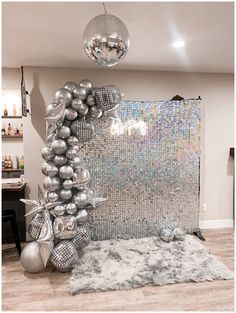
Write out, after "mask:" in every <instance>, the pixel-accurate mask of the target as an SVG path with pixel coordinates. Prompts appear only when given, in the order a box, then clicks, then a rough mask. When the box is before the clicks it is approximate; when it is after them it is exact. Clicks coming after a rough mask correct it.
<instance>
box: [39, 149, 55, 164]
mask: <svg viewBox="0 0 236 313" xmlns="http://www.w3.org/2000/svg"><path fill="white" fill-rule="evenodd" d="M41 155H42V157H43V158H44V160H47V161H49V160H52V159H53V158H54V156H55V154H54V153H53V151H52V149H51V148H50V147H48V146H46V147H43V148H42V149H41Z"/></svg>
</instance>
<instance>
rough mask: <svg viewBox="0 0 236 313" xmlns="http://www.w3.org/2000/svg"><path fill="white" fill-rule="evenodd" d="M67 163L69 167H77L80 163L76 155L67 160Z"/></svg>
mask: <svg viewBox="0 0 236 313" xmlns="http://www.w3.org/2000/svg"><path fill="white" fill-rule="evenodd" d="M68 163H69V164H70V166H71V167H73V168H74V169H75V168H77V167H78V166H80V164H81V159H80V158H79V157H78V156H76V157H74V158H73V159H71V160H68Z"/></svg>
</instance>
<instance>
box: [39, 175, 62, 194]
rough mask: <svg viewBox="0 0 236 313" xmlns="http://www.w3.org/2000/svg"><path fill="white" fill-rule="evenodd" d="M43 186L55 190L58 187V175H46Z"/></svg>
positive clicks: (48, 189)
mask: <svg viewBox="0 0 236 313" xmlns="http://www.w3.org/2000/svg"><path fill="white" fill-rule="evenodd" d="M43 187H44V189H45V190H47V191H57V190H58V189H59V188H60V179H59V178H58V177H46V178H45V179H44V181H43Z"/></svg>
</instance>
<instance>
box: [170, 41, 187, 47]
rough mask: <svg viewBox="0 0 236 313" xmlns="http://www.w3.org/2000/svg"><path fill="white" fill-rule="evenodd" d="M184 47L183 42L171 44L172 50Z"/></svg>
mask: <svg viewBox="0 0 236 313" xmlns="http://www.w3.org/2000/svg"><path fill="white" fill-rule="evenodd" d="M184 46H185V42H184V41H182V40H179V41H175V42H173V44H172V47H173V48H182V47H184Z"/></svg>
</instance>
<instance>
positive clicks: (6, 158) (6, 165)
mask: <svg viewBox="0 0 236 313" xmlns="http://www.w3.org/2000/svg"><path fill="white" fill-rule="evenodd" d="M5 168H9V160H8V157H7V156H5Z"/></svg>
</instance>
